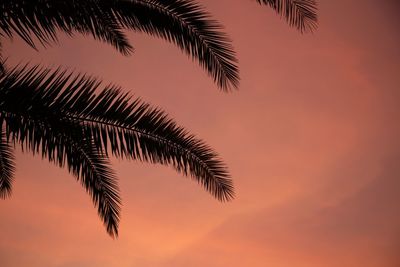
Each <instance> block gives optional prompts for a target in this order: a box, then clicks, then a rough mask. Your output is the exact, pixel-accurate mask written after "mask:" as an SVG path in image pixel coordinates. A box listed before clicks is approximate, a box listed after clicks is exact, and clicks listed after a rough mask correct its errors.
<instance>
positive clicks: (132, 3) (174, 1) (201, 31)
mask: <svg viewBox="0 0 400 267" xmlns="http://www.w3.org/2000/svg"><path fill="white" fill-rule="evenodd" d="M100 3H101V4H102V5H104V9H107V8H109V9H110V10H111V11H112V14H114V15H115V18H116V19H117V20H118V21H119V23H120V24H121V25H123V26H125V27H127V28H130V29H132V30H134V31H140V32H144V33H147V34H150V35H154V36H157V37H161V38H163V39H165V40H167V41H169V42H173V43H174V44H176V45H177V46H178V47H179V48H181V49H182V50H183V51H184V52H186V53H187V54H188V55H190V56H191V57H192V58H193V59H196V60H198V61H199V63H200V65H201V66H202V67H203V68H204V69H205V70H206V71H208V73H209V74H210V75H211V76H212V78H213V79H214V81H215V82H216V83H217V85H218V86H219V87H220V88H222V89H223V90H229V89H230V88H232V87H233V88H236V87H238V84H239V70H238V66H237V59H236V56H235V52H234V50H233V47H232V45H231V42H230V40H229V39H228V38H227V36H226V35H225V34H224V33H222V29H223V27H222V26H221V25H220V24H219V23H217V22H216V21H214V20H212V19H211V17H210V15H209V14H208V13H207V12H205V11H204V9H203V8H202V7H201V6H200V5H199V4H197V3H196V2H195V1H193V0H162V1H161V0H110V1H104V0H102V1H100Z"/></svg>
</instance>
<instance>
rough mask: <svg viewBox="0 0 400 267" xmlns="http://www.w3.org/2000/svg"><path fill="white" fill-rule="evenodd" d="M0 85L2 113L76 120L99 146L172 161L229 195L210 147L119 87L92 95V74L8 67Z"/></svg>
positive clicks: (222, 170) (208, 187)
mask: <svg viewBox="0 0 400 267" xmlns="http://www.w3.org/2000/svg"><path fill="white" fill-rule="evenodd" d="M4 83H6V84H5V85H3V84H4ZM0 86H1V87H2V89H1V90H0V99H4V102H3V103H1V104H0V109H1V110H2V111H3V112H9V113H12V114H25V115H24V116H34V117H35V118H41V119H43V120H44V119H46V120H50V119H51V120H57V121H60V122H62V123H64V122H65V123H66V125H68V124H71V123H75V124H79V125H81V127H82V128H83V129H84V132H85V133H84V136H87V137H91V138H92V139H93V141H94V144H95V145H96V147H97V149H98V150H99V151H104V153H109V150H111V153H112V154H113V155H115V156H119V157H127V158H132V159H137V160H141V161H147V162H151V163H161V164H164V165H170V166H173V167H174V168H175V169H176V170H177V171H178V172H181V173H183V174H185V175H190V176H192V177H193V178H194V179H196V180H197V181H198V182H199V183H200V184H201V185H202V186H204V187H205V188H206V190H208V191H209V192H210V193H211V194H213V195H214V196H215V197H216V198H217V199H219V200H221V201H224V200H229V199H231V198H232V197H233V186H232V180H231V179H230V176H229V174H228V172H227V170H226V167H225V165H224V164H223V163H222V162H221V161H220V160H219V158H218V156H217V155H216V153H215V152H214V151H213V150H212V149H211V148H210V147H208V146H207V145H206V144H205V143H204V142H203V141H201V140H199V139H197V138H195V137H194V136H193V135H190V134H189V133H188V132H187V131H186V130H184V129H183V128H182V127H179V126H177V125H176V123H175V122H173V121H172V120H171V119H169V118H168V116H167V115H166V113H164V112H162V111H160V110H159V109H154V108H151V107H150V106H149V105H148V104H145V103H143V102H142V101H141V100H139V99H136V100H133V101H131V100H130V97H129V96H128V95H127V94H123V93H121V90H120V89H119V88H116V87H113V86H109V87H106V88H105V89H103V90H101V92H100V93H99V94H96V93H95V91H96V90H98V89H99V86H100V83H99V82H98V81H96V80H95V79H92V78H88V77H85V76H74V75H72V74H71V73H69V74H67V73H66V72H61V71H60V70H56V71H54V72H50V71H49V70H40V69H38V68H37V67H36V68H31V69H25V68H23V69H22V70H11V71H10V72H9V73H7V75H6V77H5V78H4V79H3V81H2V82H0Z"/></svg>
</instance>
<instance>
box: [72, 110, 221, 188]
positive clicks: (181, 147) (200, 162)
mask: <svg viewBox="0 0 400 267" xmlns="http://www.w3.org/2000/svg"><path fill="white" fill-rule="evenodd" d="M67 117H68V118H70V119H73V120H77V121H82V122H89V123H95V124H102V125H105V126H109V127H115V128H120V129H123V130H126V131H132V132H136V133H139V134H141V135H144V136H146V137H149V138H151V139H153V140H157V141H161V142H164V143H167V144H168V145H170V146H171V147H174V148H175V149H177V150H180V151H183V152H184V154H186V155H188V156H189V157H192V158H193V159H194V160H195V161H196V162H198V163H199V164H201V166H202V167H203V168H204V169H206V171H207V172H208V173H209V175H211V176H212V177H214V178H217V176H216V175H215V173H214V172H213V171H212V170H211V169H210V168H209V167H208V165H207V163H205V162H204V161H203V160H202V159H200V157H198V156H197V155H196V154H194V153H193V152H191V151H190V149H188V148H185V147H183V146H181V145H179V144H177V143H174V142H172V141H171V140H168V139H167V138H164V137H162V136H160V135H157V134H154V133H149V132H146V131H143V130H140V129H138V128H135V127H133V128H130V127H127V126H124V125H119V124H114V123H110V122H105V121H100V120H95V119H93V118H92V119H88V118H81V117H78V116H72V115H68V116H67ZM218 184H219V183H218Z"/></svg>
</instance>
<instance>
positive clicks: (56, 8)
mask: <svg viewBox="0 0 400 267" xmlns="http://www.w3.org/2000/svg"><path fill="white" fill-rule="evenodd" d="M257 1H258V0H257ZM258 2H259V3H260V4H267V5H270V6H271V7H272V8H274V9H275V10H276V11H277V12H279V13H280V14H281V15H282V16H284V17H285V18H286V19H287V20H288V21H289V24H290V25H292V26H295V27H297V28H298V29H299V30H300V31H301V32H303V31H305V30H309V29H312V28H313V27H314V26H315V22H316V16H315V3H314V1H312V0H292V1H290V0H285V1H283V0H282V1H273V0H270V1H258ZM0 14H2V16H0V34H1V35H3V36H6V37H9V38H11V37H13V36H14V35H15V34H17V35H18V36H20V37H21V38H22V39H23V40H24V41H25V42H26V43H28V44H29V45H30V46H32V47H33V48H36V42H39V43H41V44H42V45H44V46H46V45H49V44H50V43H51V42H54V41H57V32H58V31H64V32H65V33H67V34H68V35H71V36H72V35H73V34H74V33H75V32H78V33H82V34H90V35H92V36H93V37H94V38H95V39H98V40H101V41H104V42H107V43H109V44H111V45H112V46H114V47H115V48H116V49H117V50H118V51H119V52H121V53H122V54H125V55H129V54H130V53H131V52H132V50H133V47H132V46H131V45H130V44H129V42H128V40H127V38H126V36H125V34H124V32H123V29H131V30H134V31H139V32H144V33H147V34H149V35H153V36H156V37H160V38H163V39H165V40H167V41H169V42H172V43H174V44H176V45H177V46H178V47H179V48H180V49H181V50H182V51H183V52H185V53H186V54H188V55H189V56H190V57H191V58H192V59H194V60H197V61H198V62H199V64H200V65H201V66H202V67H203V68H204V69H205V70H206V71H207V72H208V73H209V75H210V76H211V77H212V78H213V79H214V81H215V82H216V84H217V85H218V86H219V88H221V89H222V90H224V91H226V90H230V89H231V88H236V87H237V86H238V83H239V74H238V67H237V60H236V57H235V53H234V51H233V48H232V45H231V44H230V41H229V39H228V38H227V37H226V35H225V34H224V33H223V32H221V30H222V27H221V26H220V25H219V24H218V23H217V22H215V21H213V20H212V19H211V18H210V16H209V15H208V14H207V13H206V12H205V11H204V10H203V8H202V7H200V6H199V5H198V4H196V3H195V2H194V1H192V0H163V1H162V0H71V1H64V0H13V1H8V0H0ZM34 38H36V40H35V39H34ZM0 55H1V53H0ZM99 89H101V82H100V81H98V80H96V79H93V78H91V77H89V76H86V75H80V74H74V73H71V72H68V71H63V70H61V69H57V70H54V71H51V70H49V69H45V68H41V67H39V66H35V67H28V66H27V65H25V66H22V67H21V66H17V67H14V68H12V69H7V68H4V64H3V60H2V59H1V57H0V197H2V198H5V197H7V196H9V195H10V194H11V188H12V180H13V175H14V170H15V163H14V158H13V153H12V145H16V144H20V145H21V148H22V149H23V150H29V151H31V152H33V154H40V155H41V156H42V157H43V158H47V159H48V160H49V161H50V162H53V163H55V164H57V165H58V166H60V167H64V166H67V168H68V170H69V171H70V172H71V173H72V174H73V175H74V176H75V177H76V178H77V179H78V180H79V181H80V182H81V184H82V185H83V187H84V188H85V189H86V191H87V192H88V193H89V194H90V195H91V197H92V200H93V202H94V204H95V206H96V207H97V209H98V214H99V216H100V217H101V219H102V220H103V223H104V225H105V227H106V229H107V232H108V233H109V234H110V235H111V236H113V237H115V236H117V235H118V223H119V213H120V204H121V203H120V197H119V190H118V184H117V179H116V176H115V174H114V173H113V171H112V170H111V169H110V166H109V162H108V156H109V155H110V154H111V155H113V156H116V157H121V158H128V159H134V160H140V161H145V162H151V163H160V164H164V165H171V166H173V167H174V168H175V169H176V170H177V171H178V172H180V173H183V174H184V175H189V176H191V177H192V178H194V179H195V180H196V181H197V182H198V183H200V184H201V185H202V186H203V187H204V188H205V189H206V190H208V191H209V192H210V193H211V194H212V195H213V196H214V197H216V198H217V199H218V200H221V201H226V200H230V199H231V198H233V195H234V193H233V185H232V180H231V178H230V175H229V173H228V171H227V169H226V167H225V165H224V163H223V162H222V161H221V160H220V159H219V158H218V156H217V154H216V153H215V152H214V151H213V150H212V149H211V148H210V147H208V146H207V145H206V144H205V143H204V142H203V141H201V140H199V139H197V138H196V137H195V136H193V135H191V134H189V133H188V132H187V131H186V130H185V129H183V128H182V127H179V126H177V124H176V123H175V122H174V121H173V120H171V119H170V118H168V116H167V115H166V113H165V112H163V111H161V110H159V109H157V108H152V107H150V105H148V104H146V103H143V102H142V101H141V100H139V99H131V97H130V96H129V95H128V94H125V93H122V90H121V89H120V88H118V87H116V86H105V87H103V88H102V89H101V91H100V92H99V93H96V91H98V90H99Z"/></svg>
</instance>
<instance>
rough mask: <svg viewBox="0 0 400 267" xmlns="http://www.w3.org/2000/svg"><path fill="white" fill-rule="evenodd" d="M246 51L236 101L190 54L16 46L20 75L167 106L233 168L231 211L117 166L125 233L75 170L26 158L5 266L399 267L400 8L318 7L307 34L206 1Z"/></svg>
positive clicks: (149, 168)
mask: <svg viewBox="0 0 400 267" xmlns="http://www.w3.org/2000/svg"><path fill="white" fill-rule="evenodd" d="M199 2H200V3H202V4H203V5H204V6H205V7H206V9H207V10H208V11H209V12H210V13H211V14H212V15H213V18H216V19H218V21H219V22H220V23H222V24H223V25H224V26H225V31H226V32H227V33H228V35H229V37H230V38H231V39H232V41H233V45H234V48H235V50H236V52H237V54H238V58H239V67H240V75H241V83H240V88H239V90H238V91H234V92H232V93H223V92H221V91H220V90H219V89H218V88H217V86H216V85H215V84H214V83H213V81H212V79H211V78H210V77H208V75H207V74H206V73H205V72H204V71H203V70H202V69H201V68H200V67H199V66H198V64H197V63H196V62H192V61H191V60H190V59H188V57H187V56H186V55H184V54H182V53H181V51H180V50H179V49H177V48H176V47H175V46H174V45H172V44H169V43H167V42H165V41H163V40H160V39H156V38H153V37H149V36H147V35H143V34H137V33H132V32H130V33H129V34H128V35H129V38H130V40H131V42H132V44H133V46H134V47H135V53H134V54H133V55H131V56H129V57H124V56H122V55H121V54H119V53H118V52H117V51H115V50H114V49H113V48H112V47H111V46H109V45H106V44H103V43H99V42H96V41H94V40H93V39H92V38H91V37H83V36H81V35H76V37H74V38H69V37H66V36H65V35H63V34H60V43H59V45H53V46H52V47H49V48H47V49H43V48H40V49H39V51H35V50H33V49H31V48H30V47H28V46H27V45H25V43H23V41H21V40H20V39H19V38H15V39H14V40H12V41H10V40H7V39H4V38H3V39H2V43H3V52H2V53H3V56H4V58H7V64H8V65H15V64H18V63H22V62H30V63H31V64H37V63H39V64H41V65H43V66H49V67H58V66H64V67H68V68H69V69H72V70H75V71H77V72H85V73H88V74H91V75H93V76H95V77H99V78H101V79H102V80H103V81H104V83H105V84H108V83H115V84H118V85H121V86H122V87H123V88H124V89H125V90H127V91H129V92H131V93H132V94H133V95H135V96H138V97H141V98H142V99H143V100H145V101H147V102H150V103H152V104H153V105H154V106H158V107H161V108H163V109H164V110H166V111H167V112H168V114H169V115H170V116H171V117H173V118H174V119H176V121H177V122H178V123H179V124H180V125H182V126H184V127H186V128H187V129H188V130H190V131H191V132H192V133H194V134H196V136H198V137H199V138H201V139H203V140H205V141H206V142H207V143H208V144H209V145H210V146H212V147H213V148H214V149H215V150H216V151H217V152H218V153H219V155H220V156H221V158H223V160H224V162H225V163H226V164H227V165H228V167H229V171H230V173H231V175H232V177H233V180H234V185H235V192H236V198H235V199H234V200H233V201H231V202H228V203H220V202H218V201H217V200H215V199H214V198H213V197H212V196H211V195H210V194H208V193H207V192H206V191H205V190H204V189H203V188H202V187H200V186H199V185H198V184H197V183H196V182H194V181H192V180H190V179H188V178H186V177H183V176H182V175H180V174H178V173H176V172H175V171H174V170H173V169H172V168H169V167H165V166H161V165H150V164H141V163H138V162H133V161H124V160H119V159H112V163H113V168H114V170H115V171H116V173H117V175H118V177H119V182H120V187H121V192H122V200H123V206H122V216H121V224H120V231H119V238H118V239H112V238H110V236H108V235H107V233H106V231H105V229H104V227H103V224H102V222H101V220H100V219H99V217H98V215H97V210H96V209H95V208H94V207H93V204H92V201H91V198H90V197H89V195H87V194H86V192H85V190H84V189H83V188H82V187H81V185H80V184H79V183H77V182H76V180H75V178H74V177H73V176H72V175H70V174H69V173H68V171H67V170H66V169H60V168H58V167H56V166H54V165H52V164H50V163H48V162H47V160H42V159H41V158H40V157H33V156H32V155H31V154H30V153H26V154H24V153H22V152H21V150H20V149H16V162H17V172H16V175H15V182H14V185H13V186H14V187H13V195H12V197H11V198H8V199H6V200H0V214H1V215H0V236H1V237H0V266H1V267H20V266H21V267H23V266H30V267H43V266H50V267H187V266H190V267H247V266H249V267H322V266H323V267H359V266H363V267H399V266H400V253H399V251H400V138H399V137H400V121H399V120H400V27H399V25H400V16H399V14H400V4H399V2H398V0H382V1H376V0H353V1H349V0H335V1H332V0H318V2H319V27H318V30H317V31H315V33H313V34H304V35H302V34H300V33H299V32H298V31H297V30H296V29H294V28H291V27H289V26H288V25H287V23H286V22H285V21H284V20H282V19H281V18H280V17H279V16H278V15H276V14H275V13H274V12H273V11H272V10H271V9H269V8H267V7H261V6H259V5H257V4H256V3H254V2H255V1H252V0H214V1H213V0H202V1H199Z"/></svg>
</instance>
